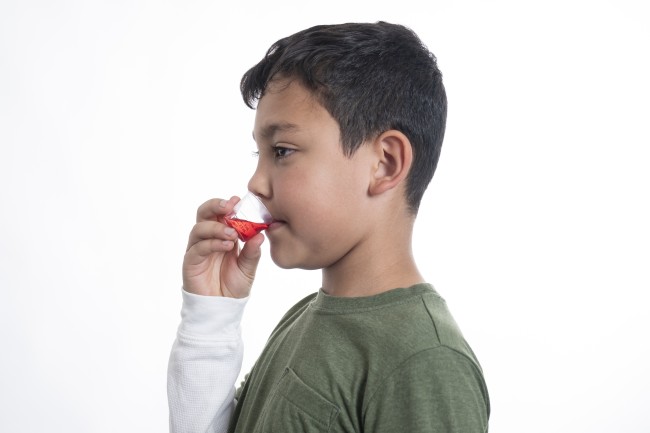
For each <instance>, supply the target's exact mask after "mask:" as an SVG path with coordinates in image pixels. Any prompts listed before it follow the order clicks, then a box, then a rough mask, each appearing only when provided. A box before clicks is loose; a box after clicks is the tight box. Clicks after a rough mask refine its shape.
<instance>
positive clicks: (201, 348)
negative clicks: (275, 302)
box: [167, 290, 248, 433]
mask: <svg viewBox="0 0 650 433" xmlns="http://www.w3.org/2000/svg"><path fill="white" fill-rule="evenodd" d="M247 301H248V298H243V299H234V298H225V297H221V296H201V295H194V294H192V293H188V292H186V291H185V290H183V307H182V309H181V323H180V325H179V327H178V333H177V336H176V341H174V345H173V347H172V351H171V355H170V358H169V366H168V370H167V398H168V402H169V430H170V432H171V433H207V432H209V433H222V432H226V430H227V429H228V423H229V421H230V417H231V414H232V412H233V410H234V408H235V382H236V381H237V377H238V375H239V372H240V371H241V365H242V358H243V342H242V338H241V327H240V323H241V318H242V314H243V312H244V307H245V306H246V303H247Z"/></svg>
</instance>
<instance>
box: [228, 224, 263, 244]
mask: <svg viewBox="0 0 650 433" xmlns="http://www.w3.org/2000/svg"><path fill="white" fill-rule="evenodd" d="M226 224H228V225H229V226H230V227H232V228H234V229H235V230H236V231H237V234H239V239H241V240H242V241H243V242H246V241H247V240H249V239H250V238H252V237H253V236H255V235H256V234H258V233H259V232H261V231H262V230H266V229H268V228H269V225H270V224H266V223H254V222H251V221H246V220H240V219H238V218H226Z"/></svg>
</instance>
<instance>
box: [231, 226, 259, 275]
mask: <svg viewBox="0 0 650 433" xmlns="http://www.w3.org/2000/svg"><path fill="white" fill-rule="evenodd" d="M263 242H264V235H263V234H261V233H258V234H256V235H255V236H253V237H252V238H250V239H249V240H248V242H246V243H245V244H244V247H243V248H242V250H241V252H240V253H239V257H238V258H237V264H238V265H239V269H241V271H242V273H244V275H246V276H248V277H250V278H253V277H254V276H255V271H256V270H257V265H258V263H259V261H260V257H262V249H261V248H260V247H261V245H262V243H263Z"/></svg>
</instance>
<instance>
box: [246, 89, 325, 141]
mask: <svg viewBox="0 0 650 433" xmlns="http://www.w3.org/2000/svg"><path fill="white" fill-rule="evenodd" d="M328 118H329V119H328ZM329 120H334V119H333V118H331V116H330V115H329V113H328V112H327V110H325V109H324V108H323V106H322V105H321V104H320V103H319V102H318V101H317V100H316V98H314V96H313V95H312V93H311V92H309V90H307V89H306V88H305V87H304V86H303V85H302V84H300V82H299V81H298V80H288V79H281V80H272V81H270V82H269V84H268V86H267V88H266V90H265V91H264V95H263V96H262V97H261V98H260V100H259V102H258V104H257V110H256V114H255V126H254V130H253V135H254V137H255V138H256V139H257V140H259V139H263V138H268V137H269V136H272V135H273V134H275V133H277V132H298V131H301V130H304V129H305V128H310V127H314V126H315V125H318V124H320V123H323V122H327V121H329Z"/></svg>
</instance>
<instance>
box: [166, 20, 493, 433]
mask: <svg viewBox="0 0 650 433" xmlns="http://www.w3.org/2000/svg"><path fill="white" fill-rule="evenodd" d="M241 91H242V95H243V97H244V100H245V102H246V103H247V104H248V105H249V106H250V107H251V108H253V106H254V104H255V103H256V102H257V111H256V118H255V124H254V130H253V135H254V138H255V141H256V143H257V146H258V149H259V155H258V158H259V160H258V165H257V169H256V171H255V173H254V174H253V176H252V178H251V179H250V182H249V185H248V187H249V190H250V191H252V192H253V193H255V194H256V195H257V196H259V197H260V198H261V199H262V201H263V202H264V204H265V205H266V206H267V207H268V209H269V210H270V212H271V214H272V215H273V218H274V222H273V223H272V224H271V226H270V227H269V228H268V230H267V231H266V236H268V238H269V241H270V251H271V256H272V259H273V261H274V262H275V263H276V264H277V265H279V266H280V267H283V268H304V269H321V270H322V287H321V289H320V290H319V291H318V292H317V293H316V294H314V295H311V296H309V297H307V298H305V299H303V300H302V301H300V302H298V303H297V304H296V305H295V306H294V307H293V308H292V309H291V310H289V311H288V312H287V314H286V315H285V316H284V318H283V319H282V320H281V322H280V323H279V324H278V326H277V327H276V329H275V330H274V331H273V333H272V334H271V336H270V338H269V340H268V343H267V345H266V347H265V349H264V351H263V352H262V354H261V356H260V357H259V359H258V361H257V362H256V364H255V366H254V367H253V369H252V371H251V372H250V374H249V375H248V376H247V379H246V381H245V382H244V384H243V386H242V387H241V388H240V389H238V390H237V392H235V389H234V383H235V381H236V378H237V376H238V374H239V369H240V367H241V357H242V343H241V337H240V334H239V321H240V318H241V315H242V310H243V308H244V305H245V303H246V299H247V297H248V295H249V293H250V289H251V286H252V282H253V279H254V276H255V269H256V267H257V263H258V260H259V258H260V254H261V253H260V245H261V244H262V241H263V240H264V235H262V234H258V235H256V236H255V237H253V238H252V239H250V240H249V241H248V242H246V243H245V244H244V246H243V247H242V248H241V251H240V250H239V248H238V246H237V235H236V233H235V232H234V230H232V229H230V228H228V227H227V226H226V225H225V224H223V217H224V216H225V215H227V214H228V213H230V212H231V211H232V209H233V206H234V205H235V203H236V202H237V201H238V199H237V198H236V197H233V198H231V199H230V200H218V199H215V200H210V201H208V202H206V203H204V204H203V205H202V206H201V207H200V208H199V210H198V213H197V223H196V225H195V226H194V228H193V229H192V232H191V233H190V238H189V243H188V249H187V252H186V254H185V258H184V262H183V289H184V291H183V310H182V322H181V325H180V327H179V331H178V337H177V339H176V342H175V343H174V347H173V349H172V354H171V358H170V364H169V376H168V395H169V403H170V428H171V430H172V431H174V432H225V431H228V432H248V433H252V432H275V433H291V432H398V431H401V432H409V433H413V432H463V433H467V432H485V431H487V428H488V416H489V400H488V393H487V389H486V386H485V383H484V380H483V375H482V372H481V368H480V366H479V363H478V361H477V360H476V358H475V356H474V354H473V353H472V351H471V349H470V348H469V346H468V345H467V343H466V342H465V340H464V339H463V337H462V334H461V333H460V331H459V329H458V328H457V326H456V324H455V322H454V320H453V318H452V317H451V315H450V314H449V312H448V310H447V308H446V305H445V302H444V301H443V300H442V299H441V298H440V297H439V295H438V294H437V293H436V292H435V291H434V289H433V287H431V286H430V285H428V284H426V283H425V281H424V279H423V277H422V276H421V275H420V273H419V271H418V269H417V267H416V265H415V261H414V258H413V256H412V253H411V234H412V230H413V224H414V221H415V216H416V213H417V209H418V206H419V203H420V199H421V198H422V194H423V193H424V191H425V189H426V187H427V185H428V183H429V181H430V180H431V178H432V176H433V173H434V171H435V167H436V164H437V161H438V156H439V154H440V147H441V144H442V140H443V135H444V129H445V120H446V111H447V108H446V107H447V103H446V96H445V91H444V87H443V84H442V77H441V74H440V71H439V70H438V68H437V65H436V59H435V57H434V56H433V55H432V54H431V53H430V52H429V51H428V50H427V49H426V48H425V47H424V46H423V45H422V43H421V42H420V40H419V39H418V37H417V36H416V35H415V34H414V33H413V32H411V31H410V30H409V29H407V28H405V27H402V26H398V25H393V24H388V23H383V22H379V23H375V24H342V25H333V26H317V27H313V28H310V29H307V30H304V31H302V32H299V33H296V34H295V35H292V36H289V37H287V38H284V39H281V40H280V41H278V42H276V43H275V44H274V45H273V46H272V47H271V48H270V49H269V51H268V52H267V54H266V56H265V58H264V59H263V60H262V61H261V62H260V63H259V64H257V65H256V66H254V67H253V68H251V69H250V70H249V71H248V72H247V73H246V74H245V75H244V77H243V78H242V81H241ZM313 227H318V230H313Z"/></svg>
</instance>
